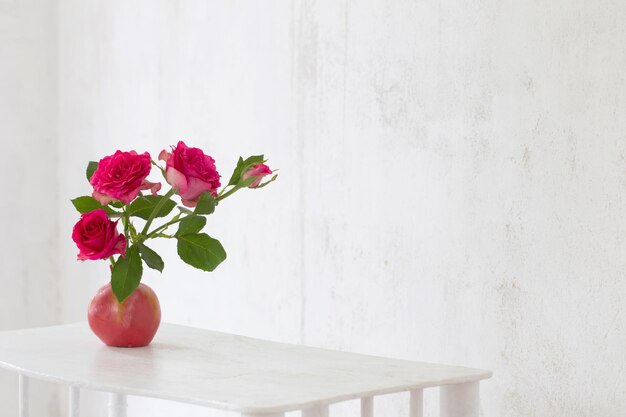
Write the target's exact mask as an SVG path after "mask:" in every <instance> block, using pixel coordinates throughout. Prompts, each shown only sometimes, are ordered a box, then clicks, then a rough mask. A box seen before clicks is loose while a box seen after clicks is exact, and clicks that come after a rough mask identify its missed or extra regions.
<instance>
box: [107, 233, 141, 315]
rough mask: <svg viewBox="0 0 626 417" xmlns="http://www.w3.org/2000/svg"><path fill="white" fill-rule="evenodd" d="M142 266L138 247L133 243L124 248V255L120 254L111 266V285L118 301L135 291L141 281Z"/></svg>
mask: <svg viewBox="0 0 626 417" xmlns="http://www.w3.org/2000/svg"><path fill="white" fill-rule="evenodd" d="M142 273H143V266H142V265H141V258H140V257H139V249H137V246H135V245H133V246H131V247H130V248H128V249H126V257H125V258H124V257H122V256H120V257H119V258H118V259H117V262H116V263H115V266H114V267H113V272H112V274H111V287H112V288H113V293H114V294H115V297H116V298H117V301H119V302H120V303H121V302H122V301H124V300H125V299H126V297H128V296H129V295H131V294H132V293H133V291H135V289H136V288H137V287H138V286H139V282H141V274H142Z"/></svg>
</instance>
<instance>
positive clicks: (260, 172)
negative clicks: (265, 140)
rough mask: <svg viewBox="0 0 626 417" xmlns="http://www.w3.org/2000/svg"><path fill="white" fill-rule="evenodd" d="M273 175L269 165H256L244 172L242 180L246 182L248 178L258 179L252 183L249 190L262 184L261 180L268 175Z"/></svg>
mask: <svg viewBox="0 0 626 417" xmlns="http://www.w3.org/2000/svg"><path fill="white" fill-rule="evenodd" d="M271 173H272V170H271V169H270V167H268V166H267V165H265V164H256V165H254V166H253V167H252V168H250V169H248V170H247V171H246V172H244V174H243V176H242V177H241V178H242V179H244V180H247V179H248V178H252V177H256V179H255V180H254V181H252V184H250V185H248V187H249V188H256V187H258V186H259V184H260V183H261V180H262V179H263V177H264V176H266V175H270V174H271Z"/></svg>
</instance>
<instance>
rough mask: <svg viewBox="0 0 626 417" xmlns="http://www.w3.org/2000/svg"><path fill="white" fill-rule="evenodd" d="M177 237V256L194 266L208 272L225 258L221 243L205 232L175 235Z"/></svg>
mask: <svg viewBox="0 0 626 417" xmlns="http://www.w3.org/2000/svg"><path fill="white" fill-rule="evenodd" d="M177 239H178V245H177V246H178V256H180V259H182V260H183V262H185V263H188V264H189V265H191V266H193V267H195V268H198V269H202V270H203V271H209V272H210V271H213V270H214V269H215V268H217V266H218V265H219V264H220V263H222V261H224V259H226V251H225V250H224V247H223V246H222V244H221V243H220V242H219V241H218V240H216V239H213V238H212V237H210V236H209V235H207V234H205V233H199V234H194V235H183V236H177Z"/></svg>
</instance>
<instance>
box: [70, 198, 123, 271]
mask: <svg viewBox="0 0 626 417" xmlns="http://www.w3.org/2000/svg"><path fill="white" fill-rule="evenodd" d="M72 239H73V240H74V242H76V246H78V250H79V253H78V259H79V260H81V261H84V260H87V259H91V260H92V261H95V260H97V259H106V258H108V257H109V256H113V255H116V254H118V253H119V254H122V255H123V254H124V253H125V252H126V237H125V236H124V235H121V234H119V232H118V231H117V222H116V221H115V222H114V221H111V220H110V219H109V216H107V213H106V211H104V210H103V209H96V210H94V211H90V212H89V213H85V214H83V215H82V216H80V220H79V221H78V223H76V225H74V230H73V231H72Z"/></svg>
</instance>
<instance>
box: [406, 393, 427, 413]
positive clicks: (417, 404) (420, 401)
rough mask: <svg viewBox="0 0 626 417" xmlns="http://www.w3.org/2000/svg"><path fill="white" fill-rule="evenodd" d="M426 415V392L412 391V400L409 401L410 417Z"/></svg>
mask: <svg viewBox="0 0 626 417" xmlns="http://www.w3.org/2000/svg"><path fill="white" fill-rule="evenodd" d="M423 415H424V390H421V389H414V390H411V398H410V400H409V416H411V417H422V416H423Z"/></svg>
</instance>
